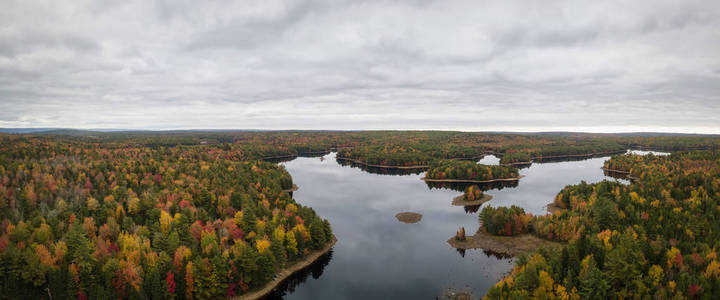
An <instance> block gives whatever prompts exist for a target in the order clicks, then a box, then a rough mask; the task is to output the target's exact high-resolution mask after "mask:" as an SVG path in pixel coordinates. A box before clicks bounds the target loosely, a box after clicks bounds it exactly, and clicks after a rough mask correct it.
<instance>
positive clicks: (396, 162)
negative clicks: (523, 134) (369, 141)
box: [337, 144, 483, 166]
mask: <svg viewBox="0 0 720 300" xmlns="http://www.w3.org/2000/svg"><path fill="white" fill-rule="evenodd" d="M482 153H483V152H482V150H480V149H478V148H473V147H463V146H456V145H437V144H413V145H396V144H388V145H373V146H362V147H353V148H345V149H340V150H339V151H338V154H337V157H338V158H347V159H352V160H356V161H358V162H362V163H366V164H372V165H384V166H427V165H429V164H430V163H431V162H433V161H434V160H436V159H451V158H473V157H480V156H482Z"/></svg>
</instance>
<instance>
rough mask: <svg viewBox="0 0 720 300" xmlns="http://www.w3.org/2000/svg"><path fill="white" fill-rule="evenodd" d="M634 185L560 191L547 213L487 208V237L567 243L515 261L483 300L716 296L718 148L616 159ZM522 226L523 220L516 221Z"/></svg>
mask: <svg viewBox="0 0 720 300" xmlns="http://www.w3.org/2000/svg"><path fill="white" fill-rule="evenodd" d="M606 167H609V168H612V169H619V170H628V171H629V172H632V174H633V175H634V176H635V177H636V179H634V181H633V183H632V184H629V185H628V184H622V183H619V182H612V181H602V182H599V183H596V184H587V183H584V182H583V183H580V184H577V185H571V186H567V187H565V188H564V189H563V190H562V191H561V192H560V193H559V194H558V195H557V197H556V199H555V203H554V205H555V206H557V207H560V208H561V209H560V210H559V211H557V212H555V213H554V214H551V215H548V216H535V217H531V216H529V215H526V214H525V213H524V212H523V211H522V210H521V209H517V208H509V209H508V208H504V209H503V208H498V209H494V208H490V207H486V208H485V209H484V210H483V212H482V214H481V221H482V223H483V227H484V228H485V229H486V231H487V232H488V233H491V234H496V235H508V233H510V231H509V230H508V229H506V228H511V229H512V230H513V231H512V233H513V234H515V232H516V229H522V228H524V227H520V226H518V222H517V221H516V220H518V219H519V220H524V219H526V218H528V217H531V218H533V220H532V221H530V222H529V223H528V224H529V225H528V230H527V231H528V232H532V233H533V234H535V235H538V236H539V237H542V238H546V239H551V240H555V241H564V242H567V243H566V244H565V245H564V246H563V249H562V251H550V250H547V249H540V250H539V251H537V252H536V253H534V254H532V255H529V256H526V257H521V258H520V259H519V260H518V261H517V263H516V266H515V268H514V269H513V271H512V273H511V274H510V275H509V276H507V277H506V278H505V279H503V280H502V281H500V282H499V283H498V284H496V285H495V286H494V287H493V288H491V289H490V291H489V292H488V294H487V295H486V297H485V298H486V299H520V298H530V297H534V298H542V299H550V298H561V299H606V298H641V299H644V298H653V299H669V298H678V299H712V298H713V295H717V294H718V293H720V261H718V257H717V252H718V251H719V250H720V222H718V220H720V180H718V178H720V152H718V151H692V152H675V153H672V154H671V155H670V156H653V155H648V156H639V155H620V156H613V157H612V158H611V159H610V160H609V161H607V162H606ZM520 223H521V224H520V225H524V224H525V223H523V222H520Z"/></svg>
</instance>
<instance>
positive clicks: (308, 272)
mask: <svg viewBox="0 0 720 300" xmlns="http://www.w3.org/2000/svg"><path fill="white" fill-rule="evenodd" d="M332 254H333V251H332V250H330V251H329V252H328V253H326V254H325V255H322V256H320V257H319V258H318V260H316V261H315V262H314V263H312V264H311V265H309V266H308V267H307V268H304V269H302V270H300V271H299V272H297V273H295V274H293V275H292V276H290V277H288V279H286V280H285V281H283V282H282V283H281V284H280V285H278V287H277V288H276V289H275V290H273V291H272V292H270V294H268V296H267V297H266V298H265V299H283V298H284V297H285V296H287V295H288V294H292V293H293V292H295V288H296V287H298V286H299V285H300V284H302V283H305V282H306V281H307V280H308V278H309V277H310V276H312V278H313V279H318V278H320V276H321V275H322V274H323V271H324V270H325V267H326V266H327V265H328V264H329V263H330V260H331V259H332Z"/></svg>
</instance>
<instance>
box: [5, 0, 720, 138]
mask: <svg viewBox="0 0 720 300" xmlns="http://www.w3.org/2000/svg"><path fill="white" fill-rule="evenodd" d="M3 2H4V3H3V10H2V11H0V127H78V128H150V129H173V128H267V129H281V128H297V129H461V130H526V131H536V130H578V131H580V130H582V131H638V130H649V131H680V132H712V133H720V125H719V124H720V117H718V116H720V72H719V71H718V70H720V57H719V56H718V55H717V53H720V31H718V30H717V28H720V4H718V3H715V2H713V1H632V2H627V1H553V2H537V1H482V2H480V1H443V2H437V1H407V2H397V1H257V2H249V1H248V2H246V1H202V2H198V1H190V0H183V1H168V0H165V1H140V0H137V1H102V2H95V1H73V2H72V3H68V2H57V1H49V0H47V1H34V0H28V1H12V0H6V1H3Z"/></svg>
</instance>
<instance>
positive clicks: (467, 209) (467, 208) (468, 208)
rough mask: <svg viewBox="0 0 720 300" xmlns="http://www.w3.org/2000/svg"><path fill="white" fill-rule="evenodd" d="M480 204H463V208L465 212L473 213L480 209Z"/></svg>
mask: <svg viewBox="0 0 720 300" xmlns="http://www.w3.org/2000/svg"><path fill="white" fill-rule="evenodd" d="M480 206H482V205H465V206H463V208H464V209H465V213H468V214H474V213H476V212H478V210H480Z"/></svg>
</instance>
